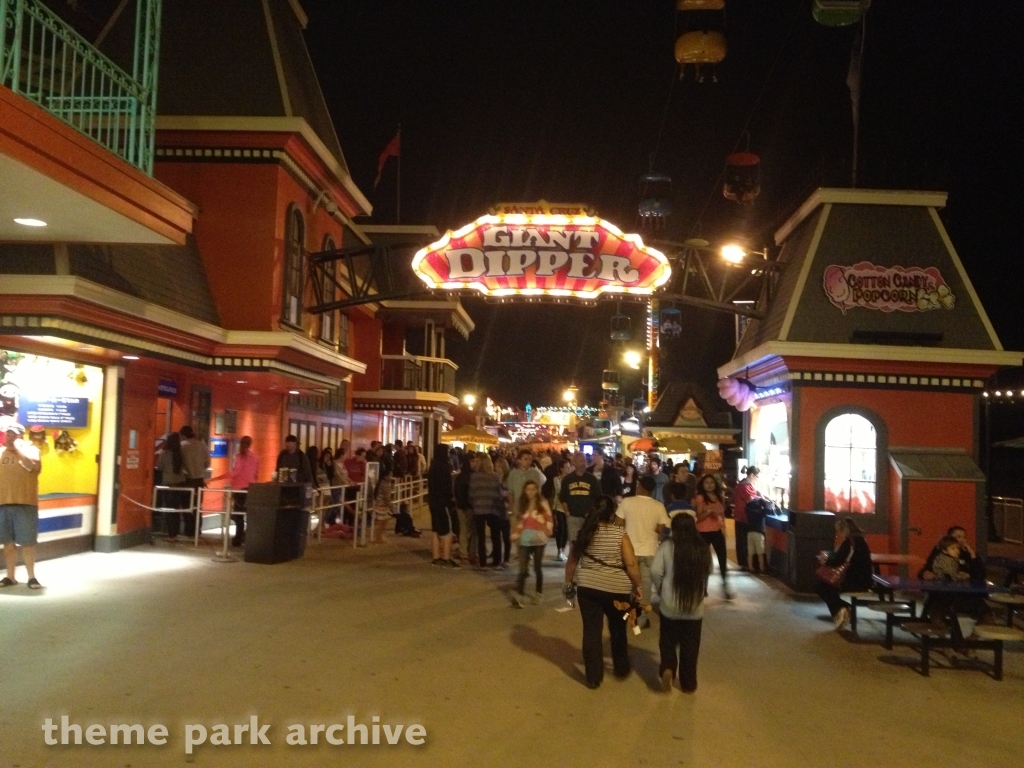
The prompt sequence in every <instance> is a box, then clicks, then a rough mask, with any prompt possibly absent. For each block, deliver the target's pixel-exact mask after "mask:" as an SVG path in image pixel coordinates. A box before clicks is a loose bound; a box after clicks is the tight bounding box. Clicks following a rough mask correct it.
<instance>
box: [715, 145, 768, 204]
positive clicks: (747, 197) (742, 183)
mask: <svg viewBox="0 0 1024 768" xmlns="http://www.w3.org/2000/svg"><path fill="white" fill-rule="evenodd" d="M722 194H723V195H724V196H725V199H726V200H732V201H733V202H734V203H739V204H740V205H751V204H752V203H753V202H754V200H756V199H757V196H758V195H759V194H761V158H760V157H758V156H757V155H755V154H754V153H753V152H733V153H732V154H731V155H727V156H726V158H725V174H724V176H723V183H722Z"/></svg>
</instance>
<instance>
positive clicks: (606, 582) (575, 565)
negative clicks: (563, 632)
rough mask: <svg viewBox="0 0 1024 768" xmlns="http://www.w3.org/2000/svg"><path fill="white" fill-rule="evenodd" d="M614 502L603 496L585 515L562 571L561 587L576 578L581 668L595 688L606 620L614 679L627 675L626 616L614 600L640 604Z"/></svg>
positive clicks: (626, 540) (601, 664) (629, 545)
mask: <svg viewBox="0 0 1024 768" xmlns="http://www.w3.org/2000/svg"><path fill="white" fill-rule="evenodd" d="M614 520H615V500H614V499H612V497H611V496H601V497H600V498H598V500H597V501H596V502H595V503H594V508H593V510H591V512H590V514H589V515H587V519H586V521H585V522H584V523H583V527H582V528H580V532H579V534H577V536H576V540H575V541H574V542H573V543H572V547H571V548H570V550H569V561H568V562H567V563H566V566H565V583H566V585H570V584H572V583H573V580H574V579H576V580H577V582H578V584H579V587H578V589H577V591H576V598H577V600H578V602H579V604H580V614H581V615H582V616H583V666H584V668H585V670H586V676H587V687H588V688H597V687H598V686H599V685H600V684H601V681H602V679H603V678H604V654H603V653H602V648H601V634H602V629H603V626H604V618H607V619H608V632H609V634H610V635H611V645H612V666H613V671H614V672H615V676H616V677H619V678H622V677H626V676H627V675H628V674H629V672H630V664H629V653H628V646H627V644H626V619H625V618H624V615H623V614H624V611H623V610H622V609H621V608H616V607H615V601H616V600H618V601H620V602H624V603H628V602H631V601H632V599H633V598H635V599H636V600H638V601H639V600H642V599H643V590H642V589H641V588H640V583H641V582H640V569H639V567H638V566H637V563H636V555H635V554H634V553H633V544H632V543H631V542H630V540H629V536H627V535H626V531H625V529H624V528H622V527H620V526H618V525H615V523H614Z"/></svg>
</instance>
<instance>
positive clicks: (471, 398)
mask: <svg viewBox="0 0 1024 768" xmlns="http://www.w3.org/2000/svg"><path fill="white" fill-rule="evenodd" d="M462 402H463V403H465V404H466V405H468V406H469V407H470V408H472V407H473V406H474V405H476V395H471V394H465V395H463V396H462Z"/></svg>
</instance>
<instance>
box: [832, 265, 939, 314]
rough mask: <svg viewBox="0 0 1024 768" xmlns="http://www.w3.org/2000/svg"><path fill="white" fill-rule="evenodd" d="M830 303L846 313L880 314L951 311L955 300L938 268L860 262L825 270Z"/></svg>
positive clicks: (834, 266) (833, 266)
mask: <svg viewBox="0 0 1024 768" xmlns="http://www.w3.org/2000/svg"><path fill="white" fill-rule="evenodd" d="M823 283H824V288H825V294H826V295H827V296H828V300H829V301H831V302H832V304H834V305H835V306H836V307H838V308H839V309H840V310H842V312H843V314H846V310H848V309H853V308H854V307H863V308H864V309H875V310H878V311H880V312H927V311H929V310H932V309H952V308H953V306H954V304H955V303H956V299H955V297H954V296H953V294H952V293H951V292H950V290H949V286H948V285H946V281H945V280H944V279H943V277H942V274H941V273H940V272H939V270H937V269H936V268H935V267H925V268H922V267H880V266H878V265H876V264H872V263H871V262H869V261H861V262H859V263H857V264H854V265H853V266H850V267H843V266H839V265H836V264H833V265H832V266H829V267H826V268H825V274H824V277H823Z"/></svg>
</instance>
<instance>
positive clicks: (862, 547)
mask: <svg viewBox="0 0 1024 768" xmlns="http://www.w3.org/2000/svg"><path fill="white" fill-rule="evenodd" d="M840 539H841V540H842V542H841V543H840V545H839V546H838V547H837V548H836V549H835V551H833V552H831V553H827V552H822V553H821V555H819V556H818V561H819V562H820V563H822V564H823V565H828V566H831V567H833V568H839V567H841V566H842V565H843V564H844V563H849V565H848V566H847V568H846V573H844V574H843V580H842V581H841V582H840V583H839V585H838V586H835V587H833V586H832V585H831V584H826V583H825V582H824V581H819V582H818V583H817V588H818V596H819V597H820V598H821V599H822V600H824V601H825V605H827V606H828V611H829V613H831V614H832V621H833V623H834V624H835V627H836V631H839V630H841V629H842V628H843V627H845V626H846V622H848V621H849V620H850V604H849V603H847V602H846V601H845V600H843V598H842V593H843V592H864V591H867V590H869V589H871V586H872V584H873V580H872V578H871V550H870V549H868V543H867V542H866V541H864V532H863V531H861V529H860V526H858V525H857V523H856V522H854V520H853V518H852V517H837V518H836V540H837V541H838V540H840Z"/></svg>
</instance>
